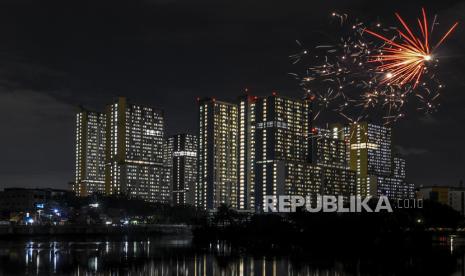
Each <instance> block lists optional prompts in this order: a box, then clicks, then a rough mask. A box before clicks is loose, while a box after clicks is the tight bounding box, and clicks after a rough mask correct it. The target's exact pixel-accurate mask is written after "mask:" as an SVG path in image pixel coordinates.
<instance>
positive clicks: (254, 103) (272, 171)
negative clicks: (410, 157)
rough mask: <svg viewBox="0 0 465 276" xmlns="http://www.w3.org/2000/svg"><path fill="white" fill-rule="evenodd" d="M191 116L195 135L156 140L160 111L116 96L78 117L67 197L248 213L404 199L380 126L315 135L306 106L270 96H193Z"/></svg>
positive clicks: (335, 128) (399, 172)
mask: <svg viewBox="0 0 465 276" xmlns="http://www.w3.org/2000/svg"><path fill="white" fill-rule="evenodd" d="M198 111H199V112H198V114H197V116H198V117H197V121H198V133H197V134H196V135H192V134H178V135H174V136H171V137H168V138H165V129H164V116H163V112H161V111H158V110H155V109H152V108H150V107H145V106H139V105H134V104H130V103H128V101H127V100H126V99H125V98H120V99H119V100H118V101H117V102H115V103H113V104H111V105H109V106H108V107H107V109H106V110H105V112H103V113H97V112H89V111H85V110H81V111H80V112H79V113H78V114H77V122H76V179H75V182H74V191H75V192H76V194H77V195H81V196H86V195H89V194H91V193H96V192H99V193H104V194H125V195H128V196H131V197H138V198H141V199H144V200H147V201H151V202H162V203H171V204H190V205H195V206H198V207H201V208H205V209H215V208H217V207H218V206H219V205H220V204H228V205H230V206H231V207H233V208H236V209H241V210H255V211H260V210H262V208H263V203H264V202H263V200H264V196H267V195H301V196H317V195H337V196H339V195H340V196H350V195H360V196H379V195H387V196H388V197H391V198H409V197H413V194H414V186H413V184H409V183H407V182H406V180H405V176H406V174H405V160H404V159H402V158H400V157H397V156H394V155H393V153H392V143H391V130H390V129H389V128H387V127H384V126H378V125H374V124H370V123H366V122H363V123H357V124H351V125H350V126H343V125H339V124H334V125H331V126H330V127H328V128H316V127H314V126H313V125H312V105H311V101H310V100H308V99H291V98H287V97H283V96H278V95H277V94H276V93H273V94H272V95H270V96H266V97H256V96H250V95H244V96H242V97H240V98H239V99H238V100H237V101H235V102H224V101H219V100H216V99H214V98H205V99H198Z"/></svg>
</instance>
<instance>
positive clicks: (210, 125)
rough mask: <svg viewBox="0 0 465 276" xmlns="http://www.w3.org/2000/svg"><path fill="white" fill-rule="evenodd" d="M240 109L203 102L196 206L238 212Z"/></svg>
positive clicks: (199, 136) (200, 119) (200, 104)
mask: <svg viewBox="0 0 465 276" xmlns="http://www.w3.org/2000/svg"><path fill="white" fill-rule="evenodd" d="M237 112H238V110H237V106H236V105H235V104H230V103H226V102H221V101H216V100H215V99H204V100H201V101H199V133H198V142H199V143H198V154H197V156H198V168H197V170H198V174H197V179H198V181H197V189H196V197H195V202H196V205H197V206H199V207H203V208H207V209H215V208H216V207H218V206H219V205H220V204H223V203H224V204H228V205H231V206H232V207H233V208H237V202H238V200H237V195H238V193H237V179H238V178H237V176H238V173H237V164H238V162H237V161H238V158H237V150H238V144H237V143H238V125H237V115H238V113H237Z"/></svg>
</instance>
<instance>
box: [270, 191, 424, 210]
mask: <svg viewBox="0 0 465 276" xmlns="http://www.w3.org/2000/svg"><path fill="white" fill-rule="evenodd" d="M393 207H394V208H399V209H409V208H423V200H422V199H405V200H404V199H399V200H396V201H395V202H393V203H392V202H391V201H390V200H389V199H388V197H386V196H380V197H378V198H373V197H364V198H362V197H360V196H349V197H344V196H331V195H318V196H316V197H314V196H313V197H311V196H306V197H303V196H299V195H279V196H276V195H266V196H265V198H264V212H266V213H267V212H273V213H291V212H296V211H297V210H298V209H299V208H305V210H307V211H308V212H311V213H317V212H323V213H335V212H337V213H361V212H367V213H372V212H374V213H379V212H389V213H392V212H393Z"/></svg>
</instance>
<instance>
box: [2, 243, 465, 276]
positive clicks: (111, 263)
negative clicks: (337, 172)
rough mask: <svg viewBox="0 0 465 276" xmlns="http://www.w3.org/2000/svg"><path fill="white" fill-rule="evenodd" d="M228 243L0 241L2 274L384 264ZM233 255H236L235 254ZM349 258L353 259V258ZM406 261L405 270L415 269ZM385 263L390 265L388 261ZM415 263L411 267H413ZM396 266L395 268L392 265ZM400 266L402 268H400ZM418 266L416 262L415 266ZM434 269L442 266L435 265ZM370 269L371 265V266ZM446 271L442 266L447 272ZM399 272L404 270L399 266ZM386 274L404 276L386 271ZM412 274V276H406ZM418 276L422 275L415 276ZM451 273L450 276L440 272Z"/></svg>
mask: <svg viewBox="0 0 465 276" xmlns="http://www.w3.org/2000/svg"><path fill="white" fill-rule="evenodd" d="M439 242H440V245H439V246H440V247H441V248H444V249H445V251H446V252H448V254H450V257H451V259H453V260H454V262H453V266H454V267H453V269H452V272H453V271H456V272H455V273H452V275H465V272H464V271H465V270H464V263H465V262H464V254H463V250H461V249H462V248H463V246H464V243H463V240H462V239H460V238H457V237H449V238H448V239H446V240H440V241H439ZM234 252H235V251H234V250H233V249H232V248H231V246H229V245H228V244H226V243H221V242H219V243H215V244H209V245H208V246H207V247H206V248H203V249H199V248H196V247H194V246H193V245H192V242H191V240H190V239H189V238H179V237H176V238H164V239H155V238H148V239H147V238H144V239H133V240H131V239H123V240H105V239H103V240H102V239H101V240H82V239H75V240H71V239H67V240H64V239H61V240H59V239H53V238H48V239H47V238H44V239H34V240H14V241H12V240H8V241H5V240H3V241H0V275H12V274H13V275H18V274H27V275H49V274H56V275H154V276H165V275H185V276H189V275H192V276H217V275H238V276H243V275H244V276H279V275H291V276H292V275H301V276H320V275H321V276H323V275H324V276H338V275H381V274H384V273H380V272H383V270H382V267H383V266H382V265H384V263H383V264H381V265H380V267H381V270H380V268H379V267H378V268H377V269H375V270H372V271H371V270H370V269H364V265H363V263H364V261H363V260H362V259H360V260H358V261H357V262H352V263H351V262H344V261H338V260H336V259H334V260H333V259H331V260H327V261H323V262H321V260H319V261H309V262H307V261H304V262H302V261H301V260H300V261H295V260H293V259H292V258H290V257H288V256H283V255H280V256H278V255H275V256H264V255H256V254H255V255H253V256H252V255H250V254H247V253H244V252H240V253H239V254H235V253H234ZM236 253H237V252H236ZM352 257H353V256H352ZM415 261H416V259H415V258H412V259H409V260H408V262H409V269H410V270H411V271H416V270H415V269H413V270H412V267H411V266H413V268H415ZM387 263H388V264H389V262H387ZM412 263H413V264H412ZM394 265H395V264H394ZM402 265H404V264H402ZM419 265H420V264H419ZM437 265H441V262H438V264H437ZM370 267H371V266H370ZM447 269H450V267H447V268H446V267H445V270H444V271H448V270H447ZM399 271H402V267H400V268H399ZM386 275H406V274H400V273H395V272H394V273H389V274H386ZM409 275H413V274H409ZM418 275H420V274H418ZM443 275H451V273H447V274H443Z"/></svg>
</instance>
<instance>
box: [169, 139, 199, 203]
mask: <svg viewBox="0 0 465 276" xmlns="http://www.w3.org/2000/svg"><path fill="white" fill-rule="evenodd" d="M168 148H169V149H170V158H171V161H170V165H171V166H172V167H171V172H172V173H171V175H172V189H173V190H172V193H173V198H172V202H173V204H189V205H194V203H195V183H196V181H197V137H196V136H195V135H191V134H177V135H174V136H172V137H170V138H169V139H168Z"/></svg>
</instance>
